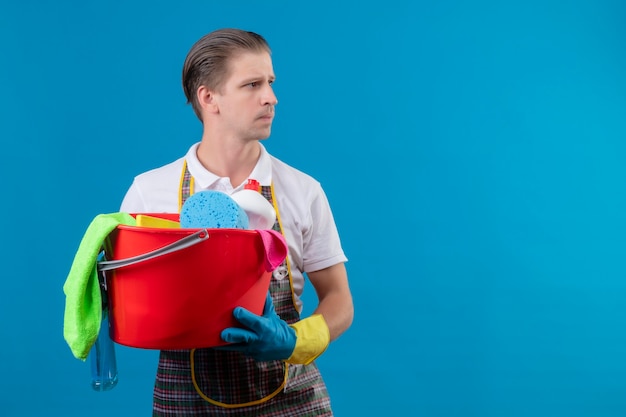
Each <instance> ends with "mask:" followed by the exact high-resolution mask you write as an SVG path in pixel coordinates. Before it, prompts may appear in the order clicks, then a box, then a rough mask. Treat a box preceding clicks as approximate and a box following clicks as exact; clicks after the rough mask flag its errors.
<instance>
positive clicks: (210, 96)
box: [196, 85, 218, 113]
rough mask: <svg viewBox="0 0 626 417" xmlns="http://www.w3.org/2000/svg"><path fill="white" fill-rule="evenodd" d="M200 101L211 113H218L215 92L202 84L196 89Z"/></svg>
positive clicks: (201, 105) (203, 107)
mask: <svg viewBox="0 0 626 417" xmlns="http://www.w3.org/2000/svg"><path fill="white" fill-rule="evenodd" d="M196 96H197V98H198V103H199V104H200V107H202V109H203V110H204V111H208V112H209V113H216V112H217V111H218V107H217V102H216V101H215V94H214V92H213V91H211V90H209V89H208V88H207V87H206V86H204V85H201V86H200V87H199V88H198V91H196Z"/></svg>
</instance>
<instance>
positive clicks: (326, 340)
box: [286, 314, 330, 365]
mask: <svg viewBox="0 0 626 417" xmlns="http://www.w3.org/2000/svg"><path fill="white" fill-rule="evenodd" d="M289 327H291V328H292V329H294V330H295V331H296V347H295V348H294V350H293V353H292V354H291V356H290V357H289V358H288V359H287V361H286V362H287V363H290V364H294V365H295V364H302V365H308V364H310V363H311V362H313V361H314V360H315V359H317V358H318V357H319V356H320V355H321V354H322V353H324V351H325V350H326V348H327V347H328V345H329V344H330V331H329V330H328V325H327V324H326V320H324V316H322V315H321V314H314V315H312V316H310V317H307V318H306V319H304V320H300V321H299V322H297V323H294V324H290V325H289Z"/></svg>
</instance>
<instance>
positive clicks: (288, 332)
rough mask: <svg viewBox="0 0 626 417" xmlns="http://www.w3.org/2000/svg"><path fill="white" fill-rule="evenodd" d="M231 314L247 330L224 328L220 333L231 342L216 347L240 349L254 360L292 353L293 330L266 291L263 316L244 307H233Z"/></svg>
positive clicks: (269, 359) (294, 338) (293, 343)
mask: <svg viewBox="0 0 626 417" xmlns="http://www.w3.org/2000/svg"><path fill="white" fill-rule="evenodd" d="M233 316H235V319H237V321H239V323H241V324H242V325H243V326H245V327H246V329H241V328H238V327H229V328H227V329H224V330H223V331H222V333H221V337H222V340H224V341H225V342H229V343H234V344H232V345H226V346H220V347H219V348H218V349H220V350H230V351H237V352H241V353H243V354H245V355H247V356H250V357H252V358H253V359H254V360H256V361H271V360H285V359H287V358H289V357H290V356H291V354H292V353H293V350H294V349H295V347H296V332H295V330H294V329H292V328H291V327H289V325H288V324H287V322H286V321H284V320H283V319H281V318H280V317H279V316H278V314H276V311H275V310H274V303H273V302H272V297H271V295H270V294H269V292H268V293H267V298H266V299H265V307H264V309H263V315H262V316H257V315H256V314H254V313H251V312H250V311H248V310H246V309H245V308H243V307H236V308H235V310H234V311H233Z"/></svg>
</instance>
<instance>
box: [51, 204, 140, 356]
mask: <svg viewBox="0 0 626 417" xmlns="http://www.w3.org/2000/svg"><path fill="white" fill-rule="evenodd" d="M135 223H136V221H135V218H134V217H133V216H131V215H130V214H128V213H121V212H120V213H110V214H99V215H97V216H96V217H95V218H94V219H93V220H92V221H91V223H90V224H89V227H87V230H86V231H85V234H84V235H83V238H82V240H81V242H80V245H79V246H78V251H77V252H76V255H75V256H74V261H73V262H72V266H71V268H70V272H69V274H68V276H67V279H66V280H65V284H63V292H64V293H65V316H64V319H63V336H64V337H65V341H66V342H67V344H68V345H69V347H70V349H71V350H72V353H73V354H74V356H75V357H76V358H77V359H80V360H83V361H84V360H86V359H87V356H88V355H89V351H90V350H91V347H92V346H93V344H94V343H95V341H96V339H97V338H98V333H99V332H100V322H101V320H102V297H101V294H100V283H99V282H98V262H97V258H98V254H99V253H100V252H101V251H102V248H103V245H104V241H105V239H106V238H107V236H108V235H109V233H111V232H112V231H113V230H114V229H115V228H116V227H117V226H118V225H120V224H124V225H130V226H134V225H135Z"/></svg>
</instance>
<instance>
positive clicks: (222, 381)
mask: <svg viewBox="0 0 626 417" xmlns="http://www.w3.org/2000/svg"><path fill="white" fill-rule="evenodd" d="M185 170H186V172H185V174H184V179H183V184H187V185H188V184H189V183H190V180H191V175H190V174H189V171H188V170H187V169H186V167H185ZM261 193H262V194H263V196H264V197H265V198H267V199H268V201H270V203H272V204H274V203H273V201H272V188H271V186H263V187H261ZM190 194H191V191H190V190H189V187H188V186H187V187H185V186H183V187H181V200H182V201H183V202H184V201H185V200H186V199H187V198H188V197H189V195H190ZM274 206H275V205H274ZM275 207H276V206H275ZM276 209H277V207H276ZM274 230H277V231H279V232H280V231H281V227H280V224H279V222H278V220H277V221H276V224H275V225H274ZM278 269H282V270H283V271H289V265H288V263H287V261H286V260H285V261H284V262H283V265H281V266H280V267H279V268H277V270H278ZM270 293H271V295H272V299H273V301H274V307H275V309H276V312H277V314H278V315H279V316H280V317H281V318H282V319H283V320H285V321H287V322H288V323H293V322H295V321H297V320H298V319H299V314H298V311H297V310H296V308H295V305H294V299H293V294H292V288H291V277H289V279H288V280H287V279H282V280H277V279H275V278H274V277H272V279H271V281H270ZM191 359H192V353H191V352H190V351H189V350H177V351H161V353H160V356H159V366H158V369H157V376H156V381H155V386H154V402H153V416H154V417H168V416H260V417H264V416H266V417H278V416H332V411H331V407H330V399H329V397H328V392H327V389H326V385H325V384H324V381H323V380H322V377H321V375H320V373H319V370H318V368H317V365H315V363H312V364H310V365H307V366H303V365H289V367H288V370H287V372H288V376H287V383H286V384H285V386H284V387H283V389H282V390H281V391H280V392H279V393H278V394H277V395H275V396H274V397H272V398H271V399H269V400H267V401H264V402H262V403H260V404H257V405H250V406H245V407H236V408H229V407H222V406H219V405H214V404H211V403H210V402H208V401H206V400H205V399H204V398H203V397H202V396H201V395H200V394H199V393H198V391H197V390H196V387H194V385H193V381H192V369H191V366H192V365H191ZM193 366H194V370H193V371H194V374H195V379H196V382H197V384H198V389H199V391H200V392H201V393H202V394H203V395H205V396H207V397H208V398H210V399H211V400H213V401H217V402H220V403H225V404H242V403H249V402H253V401H258V400H261V399H263V398H265V397H268V396H269V395H271V394H272V393H274V392H275V391H276V390H277V389H279V388H280V386H281V384H282V383H283V381H284V379H285V364H284V362H282V361H269V362H256V361H254V360H253V359H250V358H248V357H246V356H244V355H242V354H240V353H238V352H227V351H218V350H214V349H197V350H195V351H194V353H193Z"/></svg>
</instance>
